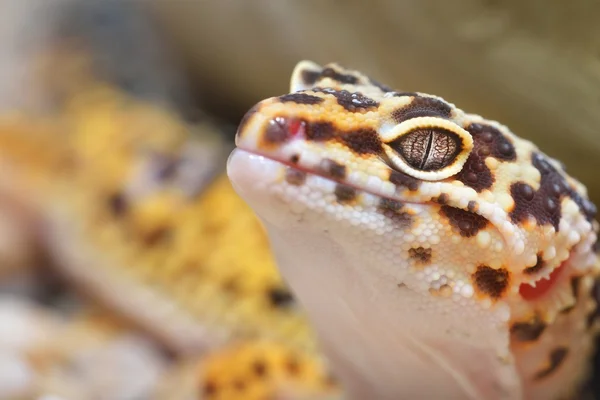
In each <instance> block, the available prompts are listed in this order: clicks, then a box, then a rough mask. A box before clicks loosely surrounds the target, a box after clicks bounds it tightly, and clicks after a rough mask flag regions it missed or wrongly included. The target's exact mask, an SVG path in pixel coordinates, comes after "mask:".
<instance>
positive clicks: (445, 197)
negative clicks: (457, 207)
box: [435, 193, 450, 205]
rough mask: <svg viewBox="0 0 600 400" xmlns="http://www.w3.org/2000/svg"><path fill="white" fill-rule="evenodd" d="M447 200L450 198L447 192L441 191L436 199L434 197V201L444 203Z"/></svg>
mask: <svg viewBox="0 0 600 400" xmlns="http://www.w3.org/2000/svg"><path fill="white" fill-rule="evenodd" d="M448 200H450V196H448V193H442V194H440V195H439V196H438V197H437V199H435V202H436V203H438V204H441V205H444V204H446V203H448Z"/></svg>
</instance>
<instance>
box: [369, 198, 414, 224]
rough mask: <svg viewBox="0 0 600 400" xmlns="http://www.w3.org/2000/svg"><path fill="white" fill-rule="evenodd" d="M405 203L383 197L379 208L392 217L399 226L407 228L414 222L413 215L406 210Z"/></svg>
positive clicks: (381, 211)
mask: <svg viewBox="0 0 600 400" xmlns="http://www.w3.org/2000/svg"><path fill="white" fill-rule="evenodd" d="M403 207H404V205H403V204H402V203H401V202H399V201H397V200H391V199H386V198H382V199H381V200H380V201H379V206H378V208H377V209H378V210H379V212H380V213H382V214H383V215H385V216H386V217H387V218H389V219H391V220H392V221H393V222H394V223H395V224H396V226H397V227H399V228H402V229H403V228H406V227H407V226H409V225H410V224H411V222H412V217H411V215H410V214H409V213H407V212H405V211H404V208H403Z"/></svg>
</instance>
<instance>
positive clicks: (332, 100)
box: [228, 61, 599, 399]
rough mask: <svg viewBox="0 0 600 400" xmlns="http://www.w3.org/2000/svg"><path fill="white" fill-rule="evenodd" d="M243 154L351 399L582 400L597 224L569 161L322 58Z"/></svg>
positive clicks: (251, 190)
mask: <svg viewBox="0 0 600 400" xmlns="http://www.w3.org/2000/svg"><path fill="white" fill-rule="evenodd" d="M236 144H237V147H238V148H237V149H236V150H235V151H234V152H233V153H232V155H231V156H230V159H229V162H228V174H229V177H230V179H231V181H232V183H233V185H234V187H235V188H236V191H237V192H238V193H239V194H240V195H241V196H242V197H243V198H244V199H245V200H246V202H247V203H248V204H249V205H250V206H251V207H252V208H253V209H254V210H255V212H256V213H257V215H258V216H259V217H260V218H261V220H262V221H263V223H264V225H265V226H266V228H267V231H268V234H269V238H270V242H271V245H272V247H273V251H274V253H275V256H276V259H277V262H278V266H279V268H280V271H281V272H282V274H283V276H284V278H285V279H286V281H287V282H289V284H290V286H291V288H292V289H293V291H294V292H295V294H296V295H297V297H298V299H299V302H300V303H301V304H302V305H303V306H304V307H305V309H306V311H307V314H308V316H309V319H310V320H311V322H312V323H313V325H314V327H315V329H316V331H317V334H318V336H319V339H320V343H321V345H322V347H323V349H324V352H325V354H326V355H327V356H328V357H329V359H330V360H331V361H332V364H333V367H334V371H335V372H336V374H337V375H338V377H339V378H340V381H341V383H342V386H343V387H344V389H345V390H346V393H347V395H348V396H349V397H350V398H357V399H360V398H381V399H397V398H417V397H418V396H425V397H427V398H456V399H481V398H486V399H521V398H522V399H527V398H540V399H559V398H566V397H569V396H574V395H575V393H576V391H577V389H578V387H579V386H580V384H581V382H583V380H585V378H586V377H587V376H588V373H589V369H590V366H589V363H590V358H591V355H592V354H593V348H594V346H593V341H594V338H595V335H596V332H597V330H598V329H597V328H598V326H597V322H596V319H595V315H596V308H597V300H596V296H597V295H596V291H597V290H596V286H595V280H596V277H597V275H598V271H599V264H598V260H597V256H596V253H595V251H594V246H595V243H596V239H597V237H596V232H597V230H598V224H597V222H596V221H595V220H594V216H595V213H596V208H595V206H594V205H593V204H592V203H591V202H590V200H589V199H588V198H587V195H586V190H585V187H584V186H583V185H582V184H581V183H580V182H578V181H577V180H575V179H574V178H572V177H571V176H569V175H568V174H567V173H566V172H565V169H564V166H563V165H562V164H560V163H559V162H558V161H557V160H555V159H553V158H551V157H549V156H547V155H545V154H544V153H543V152H542V151H541V150H540V149H539V148H537V147H536V146H535V145H534V144H532V143H531V142H529V141H527V140H525V139H522V138H520V137H518V136H516V135H515V134H513V133H512V132H511V131H510V130H509V129H508V128H507V127H506V126H504V125H502V124H500V123H498V122H495V121H490V120H487V119H484V118H483V117H481V116H478V115H474V114H468V113H465V112H464V111H462V110H461V109H459V108H457V107H456V106H455V105H453V104H451V103H449V102H447V101H445V100H443V99H442V98H440V97H437V96H432V95H428V94H424V93H413V92H410V93H408V92H399V91H395V90H393V89H391V88H389V87H386V86H385V85H382V84H380V83H378V82H376V81H374V80H373V79H371V78H369V77H368V76H366V75H364V74H362V73H359V72H357V71H353V70H349V69H346V68H343V67H341V66H339V65H337V64H329V65H325V66H319V65H317V64H314V63H312V62H308V61H303V62H301V63H299V64H298V65H297V67H296V68H295V70H294V72H293V74H292V80H291V90H290V93H289V94H286V95H283V96H279V97H274V98H270V99H266V100H264V101H262V102H260V103H258V104H257V105H256V106H254V107H253V108H252V109H251V110H250V111H249V112H248V113H247V114H246V116H245V117H244V119H243V120H242V121H241V123H240V126H239V129H238V132H237V136H236Z"/></svg>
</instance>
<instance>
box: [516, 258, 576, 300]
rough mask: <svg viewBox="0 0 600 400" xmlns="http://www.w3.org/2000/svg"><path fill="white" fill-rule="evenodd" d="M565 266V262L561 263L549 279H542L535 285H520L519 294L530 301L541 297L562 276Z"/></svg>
mask: <svg viewBox="0 0 600 400" xmlns="http://www.w3.org/2000/svg"><path fill="white" fill-rule="evenodd" d="M564 267H565V263H563V264H561V265H560V266H559V267H558V268H556V269H555V270H554V271H552V273H551V274H550V277H549V278H548V279H540V280H539V281H538V282H537V284H536V286H535V287H533V286H531V285H529V284H526V283H523V284H522V285H521V286H520V287H519V294H520V295H521V297H523V299H524V300H528V301H530V300H535V299H539V298H540V297H542V296H543V295H545V294H546V293H548V291H549V290H550V289H552V287H553V286H554V284H555V283H556V281H557V280H558V278H559V277H560V274H561V272H562V271H563V270H564Z"/></svg>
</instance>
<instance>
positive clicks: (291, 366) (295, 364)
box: [285, 355, 300, 375]
mask: <svg viewBox="0 0 600 400" xmlns="http://www.w3.org/2000/svg"><path fill="white" fill-rule="evenodd" d="M285 369H286V371H287V372H288V374H290V375H298V374H299V373H300V361H299V360H298V358H297V357H296V356H295V355H291V356H290V357H289V358H288V359H287V360H286V362H285Z"/></svg>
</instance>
